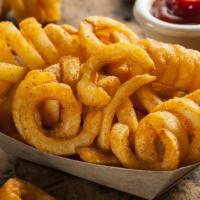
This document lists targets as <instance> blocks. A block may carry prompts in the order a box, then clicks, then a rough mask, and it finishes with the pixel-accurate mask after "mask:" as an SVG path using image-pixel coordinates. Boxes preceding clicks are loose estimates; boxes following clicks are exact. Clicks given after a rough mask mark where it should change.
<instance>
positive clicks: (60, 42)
mask: <svg viewBox="0 0 200 200" xmlns="http://www.w3.org/2000/svg"><path fill="white" fill-rule="evenodd" d="M67 27H68V25H61V26H59V25H56V24H48V25H47V26H46V27H45V28H44V31H45V33H46V34H47V36H48V37H49V39H50V40H51V42H52V43H53V44H54V45H55V46H56V48H57V49H58V51H59V53H60V55H61V56H66V55H72V56H80V55H81V50H80V44H79V39H78V38H77V33H76V32H75V30H74V31H73V27H71V29H72V30H68V29H69V27H68V29H67ZM72 31H73V32H72Z"/></svg>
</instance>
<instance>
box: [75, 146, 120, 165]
mask: <svg viewBox="0 0 200 200" xmlns="http://www.w3.org/2000/svg"><path fill="white" fill-rule="evenodd" d="M76 152H77V154H78V155H79V156H80V158H81V160H83V161H85V162H89V163H94V164H100V165H114V166H119V165H120V162H119V160H118V159H117V158H116V157H115V156H114V155H113V154H112V153H105V152H102V151H100V150H98V149H97V148H94V147H82V148H78V149H76Z"/></svg>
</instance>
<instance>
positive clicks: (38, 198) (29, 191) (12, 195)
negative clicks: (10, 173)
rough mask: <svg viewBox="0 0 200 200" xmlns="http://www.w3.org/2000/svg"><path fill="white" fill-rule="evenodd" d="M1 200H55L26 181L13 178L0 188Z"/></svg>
mask: <svg viewBox="0 0 200 200" xmlns="http://www.w3.org/2000/svg"><path fill="white" fill-rule="evenodd" d="M0 199H1V200H23V199H29V200H31V199H34V200H55V199H54V198H53V197H52V196H50V195H49V194H47V193H46V192H44V191H43V190H41V189H40V188H38V187H37V186H35V185H33V184H31V183H28V182H26V181H23V180H20V179H17V178H11V179H9V180H8V181H7V182H6V183H5V184H4V185H3V186H2V187H1V188H0Z"/></svg>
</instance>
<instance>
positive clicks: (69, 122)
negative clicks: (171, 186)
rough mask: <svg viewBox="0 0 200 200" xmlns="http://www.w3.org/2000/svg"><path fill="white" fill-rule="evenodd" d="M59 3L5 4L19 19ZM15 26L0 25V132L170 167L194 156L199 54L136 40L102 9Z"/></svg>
mask: <svg viewBox="0 0 200 200" xmlns="http://www.w3.org/2000/svg"><path fill="white" fill-rule="evenodd" d="M13 2H14V3H13ZM36 2H37V3H36ZM5 3H8V2H6V1H5ZM59 3H60V1H59V0H50V1H49V2H48V3H47V1H46V0H35V1H34V0H30V1H28V0H17V1H12V3H10V7H11V8H12V7H15V10H16V14H17V15H18V18H19V19H21V18H23V17H24V16H25V15H30V14H31V15H34V16H36V18H37V19H39V20H41V21H48V20H47V18H46V17H47V16H48V18H49V20H50V21H51V20H56V17H58V15H59V13H58V12H57V11H58V7H59ZM49 4H50V5H49ZM5 6H6V4H5ZM7 6H8V5H7ZM28 6H31V7H28ZM53 10H56V12H54V13H52V12H53ZM5 12H6V11H5ZM36 12H37V13H36ZM19 27H20V30H19V29H18V28H16V27H15V26H14V24H13V23H11V22H1V23H0V49H1V50H0V105H1V106H0V131H1V132H4V133H5V134H7V135H9V136H11V137H13V138H16V139H18V140H22V141H23V142H26V143H27V144H29V145H32V146H33V147H35V148H37V149H39V150H41V151H44V152H47V153H51V154H55V155H59V156H70V155H75V154H77V155H78V156H79V158H80V159H81V160H83V161H85V162H90V163H95V164H102V165H112V166H123V167H126V168H130V169H132V168H134V169H143V170H174V169H177V168H178V167H181V166H184V165H187V164H193V163H196V162H199V161H200V134H199V133H200V123H199V122H200V81H199V72H200V71H199V69H200V68H199V66H200V65H199V60H200V59H199V58H200V53H199V52H197V51H194V50H190V49H186V48H184V47H181V46H179V45H173V44H165V43H161V42H157V41H154V40H151V39H139V38H138V37H137V36H136V35H135V34H134V33H133V32H132V31H131V30H130V29H128V28H127V27H126V26H125V25H123V24H121V23H120V22H117V21H115V20H112V19H109V18H106V17H96V16H93V17H88V18H86V19H84V21H83V22H82V23H81V24H80V27H79V29H78V30H77V29H76V28H74V27H72V26H70V25H67V24H63V25H56V24H48V25H47V26H45V27H44V28H42V25H41V24H40V23H39V22H37V21H36V19H35V18H33V17H31V18H27V19H25V20H23V21H22V22H21V23H20V25H19ZM196 89H197V90H196ZM189 92H192V93H190V94H188V93H189ZM0 191H1V189H0ZM0 194H1V192H0ZM0 199H1V197H0Z"/></svg>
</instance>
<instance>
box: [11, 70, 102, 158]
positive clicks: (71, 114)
mask: <svg viewBox="0 0 200 200" xmlns="http://www.w3.org/2000/svg"><path fill="white" fill-rule="evenodd" d="M55 81H56V80H55V77H54V76H53V74H51V73H49V72H40V71H32V72H30V73H29V74H28V75H27V76H26V79H25V80H24V81H22V83H21V84H20V85H19V87H18V89H17V91H16V94H15V97H14V100H13V116H14V121H15V125H16V127H17V129H18V131H19V133H20V134H21V135H22V136H23V137H24V139H25V140H26V141H27V142H28V143H29V144H32V145H33V146H36V147H37V148H39V149H41V150H43V151H47V152H50V153H53V154H57V155H71V154H74V153H75V148H76V147H82V146H87V145H90V144H92V142H93V141H94V139H95V137H96V136H97V134H98V132H99V128H100V124H101V113H100V112H94V113H89V114H88V116H87V117H86V119H85V123H84V126H83V130H82V132H80V134H78V135H77V136H76V137H73V136H74V135H75V134H76V133H77V131H78V129H79V125H80V112H81V105H80V103H79V102H78V101H77V100H76V99H75V97H74V96H73V93H72V91H71V89H70V87H68V86H67V85H64V84H61V83H56V82H55ZM28 88H29V89H28ZM45 99H55V100H58V101H59V102H60V104H61V106H62V107H63V110H62V111H61V122H62V123H59V124H60V126H58V127H56V128H55V129H54V130H53V135H56V133H58V135H59V137H61V134H63V135H64V136H65V137H66V133H68V134H67V137H72V138H71V139H69V140H61V139H59V138H55V137H48V136H46V134H47V133H48V132H49V134H51V131H47V130H44V129H42V130H41V128H39V127H38V125H37V123H36V120H35V117H34V116H35V114H34V112H35V108H36V106H37V105H38V103H40V102H42V101H43V100H45ZM24 101H25V102H26V103H25V102H24ZM27 102H28V103H27ZM69 106H70V109H68V107H69ZM21 112H22V113H23V114H20V113H21ZM25 119H26V120H25ZM25 121H26V123H25ZM31 127H32V128H31ZM33 127H34V128H33ZM30 128H31V129H30ZM32 131H34V133H32Z"/></svg>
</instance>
